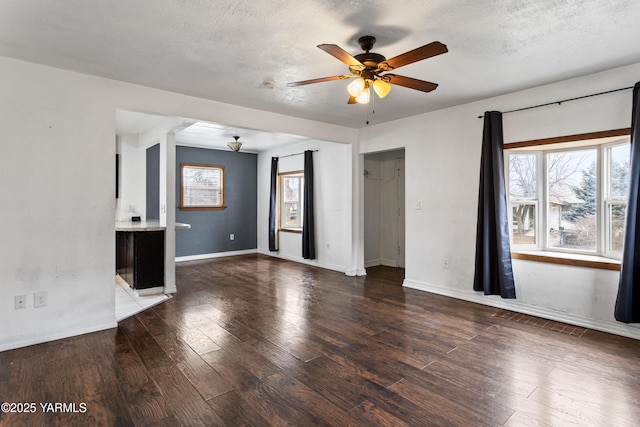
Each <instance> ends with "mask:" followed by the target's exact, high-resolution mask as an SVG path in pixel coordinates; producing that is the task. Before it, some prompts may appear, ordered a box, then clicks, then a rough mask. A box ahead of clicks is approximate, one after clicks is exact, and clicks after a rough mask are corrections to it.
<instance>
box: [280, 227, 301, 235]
mask: <svg viewBox="0 0 640 427" xmlns="http://www.w3.org/2000/svg"><path fill="white" fill-rule="evenodd" d="M278 231H284V232H285V233H298V234H302V228H299V229H298V228H280V229H279V230H278Z"/></svg>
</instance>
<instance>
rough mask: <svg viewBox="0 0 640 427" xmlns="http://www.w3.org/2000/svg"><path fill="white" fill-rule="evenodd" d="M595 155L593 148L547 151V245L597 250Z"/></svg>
mask: <svg viewBox="0 0 640 427" xmlns="http://www.w3.org/2000/svg"><path fill="white" fill-rule="evenodd" d="M596 156H597V151H596V150H595V149H594V150H579V151H562V152H553V153H547V191H548V201H549V205H548V212H549V214H548V218H547V226H548V229H549V235H548V245H549V247H552V248H565V249H581V250H590V251H594V250H596V237H597V219H596V199H597V193H596V182H597V181H596Z"/></svg>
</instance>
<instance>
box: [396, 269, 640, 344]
mask: <svg viewBox="0 0 640 427" xmlns="http://www.w3.org/2000/svg"><path fill="white" fill-rule="evenodd" d="M402 285H403V286H405V287H407V288H411V289H417V290H419V291H425V292H431V293H434V294H438V295H444V296H447V297H451V298H456V299H460V300H464V301H470V302H475V303H478V304H482V305H487V306H490V307H496V308H502V309H504V310H510V311H515V312H517V313H522V314H528V315H530V316H536V317H541V318H543V319H549V320H554V321H556V322H562V323H567V324H570V325H575V326H581V327H583V328H588V329H593V330H596V331H601V332H607V333H610V334H614V335H620V336H624V337H628V338H634V339H640V327H637V326H634V325H627V324H624V323H620V322H615V321H606V320H595V319H590V318H586V317H582V316H578V315H575V314H571V313H566V312H561V311H556V310H550V309H548V308H544V307H538V306H534V305H529V304H523V303H521V302H518V301H517V300H513V299H504V298H501V297H500V296H499V295H483V294H481V293H476V292H475V291H473V290H469V291H460V290H457V289H450V288H443V287H440V286H437V285H433V284H430V283H424V282H417V281H413V280H408V279H405V280H404V282H403V284H402Z"/></svg>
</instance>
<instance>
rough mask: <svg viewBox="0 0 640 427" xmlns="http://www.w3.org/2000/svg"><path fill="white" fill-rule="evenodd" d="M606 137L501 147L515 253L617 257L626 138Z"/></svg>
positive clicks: (621, 233)
mask: <svg viewBox="0 0 640 427" xmlns="http://www.w3.org/2000/svg"><path fill="white" fill-rule="evenodd" d="M603 134H604V135H606V134H607V133H603ZM604 135H603V136H601V137H598V138H593V135H591V138H590V139H585V138H580V135H576V136H575V137H563V138H559V139H560V140H562V142H557V143H550V142H552V141H554V140H547V141H537V142H536V141H533V142H532V143H531V144H528V143H518V144H514V145H517V146H518V147H517V148H509V145H506V146H505V148H506V151H505V153H506V156H505V161H506V162H507V166H506V170H507V184H508V190H509V206H510V213H511V224H512V226H511V244H512V248H513V249H514V250H527V249H543V250H549V251H558V252H572V253H581V254H592V255H602V256H608V257H613V258H620V256H621V252H622V242H623V236H624V217H625V212H626V205H627V192H628V188H629V163H630V145H629V137H628V136H624V135H623V136H606V137H605V136H604Z"/></svg>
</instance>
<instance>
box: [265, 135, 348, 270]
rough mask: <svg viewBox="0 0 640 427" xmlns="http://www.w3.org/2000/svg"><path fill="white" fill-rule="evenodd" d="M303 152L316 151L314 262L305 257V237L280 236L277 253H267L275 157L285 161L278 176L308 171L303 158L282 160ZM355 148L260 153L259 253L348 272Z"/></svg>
mask: <svg viewBox="0 0 640 427" xmlns="http://www.w3.org/2000/svg"><path fill="white" fill-rule="evenodd" d="M305 150H318V151H317V152H314V153H313V169H314V207H315V225H316V236H315V237H316V259H315V260H305V259H303V258H302V234H300V233H288V232H279V250H278V252H270V251H269V227H268V226H269V221H268V220H269V185H270V174H271V158H272V157H281V158H280V160H279V163H278V170H279V172H280V173H282V172H289V171H297V170H303V169H304V156H303V155H296V156H290V157H283V156H287V155H289V154H293V153H303V152H304V151H305ZM350 227H351V146H350V145H348V144H338V143H331V142H325V141H309V142H305V143H302V144H295V145H291V146H287V147H281V148H278V149H274V150H271V151H267V152H263V153H259V154H258V252H260V253H264V254H267V255H272V256H276V257H279V258H284V259H289V260H293V261H298V262H303V263H306V264H311V265H316V266H319V267H323V268H328V269H331V270H336V271H341V272H346V271H347V270H348V269H349V254H350V252H351V245H352V242H351V238H350V237H351V234H350Z"/></svg>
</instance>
